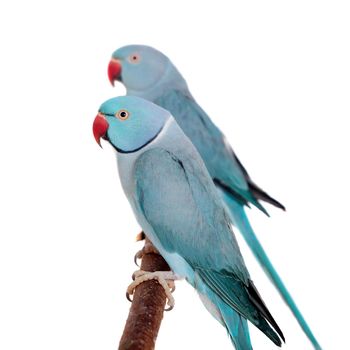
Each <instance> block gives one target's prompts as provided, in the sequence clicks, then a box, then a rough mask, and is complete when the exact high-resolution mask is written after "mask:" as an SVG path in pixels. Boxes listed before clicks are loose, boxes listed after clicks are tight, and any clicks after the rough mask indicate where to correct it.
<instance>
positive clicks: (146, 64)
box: [108, 45, 321, 349]
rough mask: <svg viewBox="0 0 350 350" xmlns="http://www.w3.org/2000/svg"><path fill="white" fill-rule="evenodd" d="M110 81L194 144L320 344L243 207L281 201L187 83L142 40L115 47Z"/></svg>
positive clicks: (290, 302) (290, 303) (232, 212)
mask: <svg viewBox="0 0 350 350" xmlns="http://www.w3.org/2000/svg"><path fill="white" fill-rule="evenodd" d="M108 76H109V79H110V81H111V83H112V84H114V81H115V80H118V81H121V82H122V83H123V84H124V85H125V87H126V89H127V95H133V96H139V97H142V98H144V99H147V100H149V101H152V102H154V103H155V104H157V105H159V106H161V107H163V108H165V109H167V110H168V111H170V113H171V114H172V115H173V116H174V118H175V120H176V122H177V123H178V125H179V126H180V127H181V128H182V130H183V131H184V133H185V134H186V135H187V137H188V138H189V139H190V140H191V142H192V143H193V145H194V146H195V147H196V148H197V150H198V152H199V153H200V155H201V157H202V159H203V160H204V163H205V165H206V167H207V169H208V171H209V174H210V175H211V178H212V180H213V181H214V183H215V185H216V188H217V190H218V191H219V192H220V194H221V196H222V198H223V199H224V201H225V203H226V206H227V208H228V211H229V213H230V215H231V219H232V221H233V223H234V225H235V226H236V227H237V228H238V229H239V231H240V232H241V233H242V235H243V237H244V239H245V240H246V242H247V244H248V245H249V247H250V249H251V250H252V252H253V254H254V255H255V257H256V259H257V260H258V261H259V263H260V264H261V266H262V268H263V269H264V271H265V273H266V274H267V275H268V276H269V278H270V279H271V280H272V282H273V284H274V285H275V287H276V288H277V290H278V291H279V293H280V294H281V296H282V298H283V299H284V300H285V302H286V303H287V305H288V306H289V308H290V309H291V311H292V312H293V314H294V316H295V317H296V319H297V321H298V322H299V324H300V326H301V328H302V329H303V331H304V332H305V334H306V335H307V337H308V338H309V339H310V341H311V342H312V344H313V345H314V347H315V349H321V347H320V345H319V344H318V342H317V340H316V338H315V336H314V335H313V333H312V331H311V329H310V328H309V326H308V324H307V323H306V321H305V319H304V318H303V316H302V314H301V312H300V311H299V309H298V307H297V305H296V303H295V302H294V300H293V299H292V297H291V295H290V293H289V292H288V290H287V289H286V287H285V285H284V283H283V282H282V280H281V278H280V277H279V275H278V274H277V272H276V270H275V269H274V267H273V265H272V263H271V262H270V260H269V258H268V256H267V254H266V253H265V251H264V249H263V247H262V246H261V244H260V242H259V240H258V239H257V237H256V235H255V233H254V231H253V229H252V227H251V225H250V223H249V221H248V218H247V216H246V213H245V210H244V206H245V205H247V206H249V205H250V204H252V205H254V206H256V207H257V208H259V209H260V210H261V211H263V212H264V213H266V214H267V212H266V210H265V208H264V207H263V206H262V204H261V203H260V201H265V202H268V203H270V204H272V205H274V206H276V207H278V208H281V209H284V206H283V205H282V204H281V203H279V202H278V201H277V200H275V199H274V198H272V197H271V196H269V195H268V194H267V193H266V192H265V191H263V190H262V189H261V188H260V187H259V186H257V185H256V184H255V182H254V181H253V180H252V179H251V177H250V176H249V174H248V172H247V170H246V169H245V168H244V166H243V165H242V163H241V162H240V161H239V159H238V158H237V156H236V155H235V153H234V152H233V150H232V149H231V147H230V145H229V144H228V142H227V141H226V139H225V137H224V135H223V133H222V132H221V131H220V130H219V129H218V128H217V127H216V126H215V124H214V123H213V122H212V121H211V119H210V118H209V116H208V115H207V114H206V113H205V112H204V111H203V109H202V108H201V107H200V106H199V105H198V104H197V103H196V101H195V100H194V98H193V97H192V95H191V93H190V91H189V89H188V86H187V83H186V81H185V79H184V78H183V77H182V75H181V74H180V73H179V71H178V70H177V69H176V67H175V66H174V65H173V64H172V62H171V61H170V60H169V58H168V57H166V56H165V55H164V54H162V53H161V52H159V51H157V50H155V49H153V48H151V47H148V46H143V45H130V46H125V47H122V48H120V49H118V50H116V51H115V52H114V53H113V55H112V59H111V61H110V63H109V66H108Z"/></svg>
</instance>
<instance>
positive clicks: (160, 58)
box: [108, 45, 186, 95]
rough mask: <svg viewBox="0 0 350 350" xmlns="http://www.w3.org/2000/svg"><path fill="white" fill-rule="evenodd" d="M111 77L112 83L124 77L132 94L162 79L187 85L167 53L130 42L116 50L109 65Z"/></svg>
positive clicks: (122, 79)
mask: <svg viewBox="0 0 350 350" xmlns="http://www.w3.org/2000/svg"><path fill="white" fill-rule="evenodd" d="M108 78H109V80H110V82H111V84H112V85H114V82H115V81H116V80H118V81H121V82H122V83H123V84H124V85H125V87H126V88H127V90H128V91H132V92H133V93H132V94H133V95H135V94H136V95H137V92H142V91H146V90H149V89H152V88H153V87H155V86H156V85H162V84H159V83H160V82H161V83H163V86H162V87H164V83H166V84H169V83H173V82H175V84H180V83H181V84H183V85H186V83H185V81H184V79H183V78H182V76H181V75H180V73H179V72H178V71H177V70H176V68H175V66H174V65H173V64H172V63H171V61H170V60H169V58H168V57H166V56H165V55H164V54H162V53H161V52H159V51H158V50H156V49H154V48H152V47H149V46H144V45H128V46H124V47H121V48H119V49H118V50H116V51H114V53H113V55H112V59H111V61H110V63H109V65H108Z"/></svg>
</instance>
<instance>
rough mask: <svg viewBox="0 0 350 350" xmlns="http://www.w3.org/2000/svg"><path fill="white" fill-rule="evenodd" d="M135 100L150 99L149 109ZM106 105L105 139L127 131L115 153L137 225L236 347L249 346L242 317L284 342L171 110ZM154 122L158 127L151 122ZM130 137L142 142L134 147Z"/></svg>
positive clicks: (245, 349) (121, 102)
mask: <svg viewBox="0 0 350 350" xmlns="http://www.w3.org/2000/svg"><path fill="white" fill-rule="evenodd" d="M139 104H142V105H144V106H146V105H148V108H147V109H146V111H143V110H142V108H140V107H139ZM111 105H113V108H112V110H110V106H111ZM134 106H136V108H134ZM118 110H127V111H128V112H129V114H130V116H129V118H128V119H127V120H119V119H118V118H116V117H112V116H114V115H116V114H117V113H118ZM106 111H108V113H107V116H105V117H106V120H107V121H108V124H109V128H108V131H107V133H106V135H105V138H106V139H107V140H108V141H109V142H110V143H111V144H112V145H113V147H114V148H115V149H116V150H120V149H121V144H120V143H119V138H118V137H115V135H119V137H121V139H122V140H123V143H125V140H127V139H128V138H129V137H130V141H129V148H128V149H124V150H123V151H122V152H120V151H119V152H117V155H118V157H117V159H118V168H119V174H120V178H121V182H122V186H123V189H124V191H125V194H126V196H127V198H128V199H129V202H130V204H131V206H132V208H133V210H134V213H135V216H136V218H137V220H138V222H139V223H140V225H141V227H142V229H143V230H144V232H145V233H146V235H147V236H148V237H149V238H150V239H151V241H152V242H153V244H154V245H155V246H156V248H157V249H158V250H159V251H160V253H161V254H162V256H163V257H164V258H165V259H166V261H167V262H168V264H169V265H170V267H171V268H172V270H173V271H174V272H175V273H176V274H178V275H181V276H183V277H185V278H186V280H187V281H188V282H189V283H190V284H191V285H192V286H193V287H194V288H195V289H196V290H197V291H198V292H199V294H200V296H201V299H202V301H203V302H204V303H205V305H206V307H207V309H208V310H209V311H210V312H211V313H212V314H213V316H214V317H215V318H216V319H218V320H219V321H220V322H221V323H222V324H223V325H224V326H225V327H226V329H227V330H228V332H229V334H230V337H231V339H232V342H233V343H234V344H235V346H236V348H237V349H239V350H251V344H250V339H249V333H248V328H247V324H246V319H248V320H249V321H250V322H252V323H253V324H254V325H255V326H257V327H258V328H259V329H260V330H261V331H262V332H264V333H265V334H266V335H267V336H268V337H269V338H270V339H271V340H272V341H273V342H274V343H275V344H277V345H281V339H280V337H281V338H282V339H284V338H283V334H282V332H281V331H280V329H279V327H278V325H277V324H276V322H275V321H274V319H273V318H272V316H271V314H270V313H269V311H268V309H267V308H266V306H265V304H264V303H263V301H262V300H261V297H260V296H259V294H258V292H257V291H256V289H255V287H254V284H253V282H252V281H251V279H250V276H249V273H248V271H247V268H246V266H245V264H244V261H243V258H242V256H241V254H240V251H239V247H238V244H237V241H236V239H235V237H234V235H233V232H232V230H231V221H230V218H229V215H228V214H227V212H226V210H225V208H224V205H223V201H222V200H221V198H220V196H219V194H218V192H217V190H216V188H215V186H214V184H213V182H212V180H211V177H210V175H209V173H208V171H207V169H206V168H205V165H204V163H203V161H202V159H201V157H200V156H199V154H198V152H197V151H196V149H195V148H194V146H193V145H192V144H191V142H190V141H189V139H188V138H187V137H186V136H185V134H184V133H183V132H182V130H181V129H180V127H179V126H178V125H177V124H176V122H175V121H174V119H173V118H172V116H171V115H170V114H169V112H168V111H166V110H164V109H162V108H160V107H158V106H156V105H154V104H151V103H150V102H146V101H141V100H140V99H138V98H135V97H134V98H132V97H119V98H116V99H112V100H109V101H107V102H106V103H105V104H103V105H102V106H101V108H100V110H99V112H100V113H101V114H102V115H105V113H106ZM155 117H158V120H157V121H155ZM113 118H114V119H113ZM132 119H134V120H132ZM160 120H161V121H162V123H163V125H159V121H160ZM153 123H156V124H157V127H150V126H149V125H148V124H153ZM159 127H160V128H161V132H158V129H159ZM150 130H153V131H150ZM121 134H122V135H121ZM135 138H137V139H142V140H143V143H144V145H143V146H142V147H138V149H137V150H136V151H132V150H133V149H134V146H135V145H134V144H133V143H134V142H135V140H134V139H135ZM149 140H152V141H151V142H149ZM130 150H131V151H130ZM125 151H127V152H128V153H126V152H125Z"/></svg>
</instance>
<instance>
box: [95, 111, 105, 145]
mask: <svg viewBox="0 0 350 350" xmlns="http://www.w3.org/2000/svg"><path fill="white" fill-rule="evenodd" d="M108 127H109V125H108V123H107V120H106V118H105V116H104V115H103V114H101V113H99V114H97V116H96V118H95V120H94V124H93V125H92V132H93V133H94V137H95V140H96V142H97V143H98V144H99V145H100V147H102V146H101V137H102V138H105V137H106V133H107V130H108Z"/></svg>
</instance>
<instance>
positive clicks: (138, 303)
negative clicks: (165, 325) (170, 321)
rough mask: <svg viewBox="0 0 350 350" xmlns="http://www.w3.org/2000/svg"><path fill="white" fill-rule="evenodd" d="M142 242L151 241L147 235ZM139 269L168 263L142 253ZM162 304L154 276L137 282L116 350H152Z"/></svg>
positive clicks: (160, 267) (163, 297) (154, 268)
mask: <svg viewBox="0 0 350 350" xmlns="http://www.w3.org/2000/svg"><path fill="white" fill-rule="evenodd" d="M146 244H151V242H150V241H149V240H148V239H147V238H146V241H145V245H146ZM141 270H144V271H150V272H155V271H169V270H170V267H169V265H168V264H167V263H166V261H165V260H164V259H163V257H162V256H161V255H159V254H156V253H145V255H144V256H143V257H142V262H141ZM165 304H166V295H165V292H164V289H163V287H162V286H161V285H160V284H159V283H158V282H157V281H156V280H151V281H146V282H143V283H141V284H140V285H138V286H137V287H136V289H135V292H134V297H133V301H132V304H131V307H130V311H129V316H128V319H127V321H126V324H125V328H124V332H123V335H122V337H121V339H120V343H119V350H153V349H154V347H155V342H156V339H157V335H158V331H159V328H160V324H161V322H162V319H163V313H164V308H165Z"/></svg>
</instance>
